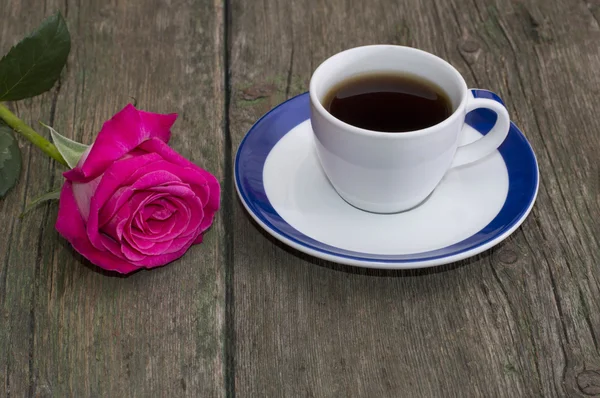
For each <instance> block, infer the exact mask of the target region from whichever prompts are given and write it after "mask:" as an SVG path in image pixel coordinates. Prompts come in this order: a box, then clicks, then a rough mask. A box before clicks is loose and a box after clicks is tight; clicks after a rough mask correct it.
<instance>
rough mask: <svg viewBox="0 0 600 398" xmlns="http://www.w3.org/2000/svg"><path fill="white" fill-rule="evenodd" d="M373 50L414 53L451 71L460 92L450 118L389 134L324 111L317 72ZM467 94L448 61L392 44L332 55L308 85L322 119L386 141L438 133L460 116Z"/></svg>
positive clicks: (463, 82) (371, 46)
mask: <svg viewBox="0 0 600 398" xmlns="http://www.w3.org/2000/svg"><path fill="white" fill-rule="evenodd" d="M373 48H375V49H381V50H384V49H390V48H391V49H401V50H402V51H409V52H414V53H415V54H417V55H419V56H422V57H425V58H429V59H430V60H431V61H432V62H436V63H440V64H441V65H443V66H444V67H445V68H447V69H449V70H450V71H451V73H452V74H453V75H454V76H455V77H456V79H457V80H458V81H459V85H460V90H461V98H460V102H459V104H458V106H457V107H456V108H455V109H454V110H453V111H452V114H451V115H450V116H448V117H447V118H446V119H444V120H442V121H441V122H439V123H437V124H434V125H432V126H429V127H426V128H423V129H419V130H412V131H403V132H402V133H401V134H390V133H389V132H384V131H376V130H367V129H363V128H361V127H356V126H353V125H351V124H348V123H346V122H343V121H341V120H340V119H338V118H336V117H335V116H333V115H332V114H331V113H329V111H328V110H327V109H325V106H323V104H322V103H321V101H320V100H319V98H318V97H317V92H316V91H317V90H316V85H317V80H318V78H319V72H322V70H323V69H324V68H325V67H326V66H327V64H329V63H331V62H335V61H336V60H337V59H339V58H342V57H344V56H347V55H348V53H351V52H359V51H362V50H365V49H373ZM397 71H398V72H400V73H401V72H402V71H401V70H400V69H398V70H397ZM366 73H369V72H366ZM329 88H331V87H329ZM442 90H443V89H442ZM468 92H469V90H468V87H467V83H466V82H465V79H464V78H463V77H462V75H461V74H460V73H459V72H458V70H456V68H455V67H454V66H452V65H451V64H450V63H449V62H448V61H446V60H444V59H443V58H440V57H438V56H437V55H434V54H431V53H429V52H427V51H423V50H420V49H418V48H414V47H407V46H398V45H392V44H374V45H367V46H360V47H353V48H350V49H347V50H344V51H341V52H339V53H337V54H334V55H332V56H331V57H329V58H327V59H326V60H325V61H323V62H322V63H321V64H320V65H319V66H318V67H317V68H316V69H315V71H314V72H313V74H312V76H311V78H310V84H309V95H310V101H311V103H312V104H313V106H314V108H315V109H316V110H317V112H319V113H320V114H321V115H322V116H323V117H325V118H326V119H327V120H328V121H329V122H330V123H333V124H334V125H336V126H337V127H340V128H343V129H345V130H349V131H350V132H353V133H356V134H359V135H364V136H370V137H378V138H384V137H385V138H386V139H409V138H415V137H417V136H424V135H428V134H431V133H434V132H436V131H438V130H439V129H440V128H443V127H445V126H447V125H449V124H451V123H453V122H454V119H456V118H457V117H459V116H460V114H461V113H462V111H463V110H464V108H465V106H466V102H467V94H468Z"/></svg>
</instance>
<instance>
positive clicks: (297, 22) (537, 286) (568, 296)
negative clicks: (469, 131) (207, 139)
mask: <svg viewBox="0 0 600 398" xmlns="http://www.w3.org/2000/svg"><path fill="white" fill-rule="evenodd" d="M598 5H599V4H598V2H597V1H595V0H594V1H587V2H586V1H581V0H567V1H562V2H548V1H543V0H524V1H513V0H494V1H484V0H473V1H459V0H450V1H442V0H435V1H421V0H407V1H402V2H400V1H385V0H375V1H370V2H364V1H358V0H331V1H328V2H320V1H315V0H300V1H294V2H288V1H284V0H263V1H252V2H249V1H243V0H231V6H230V19H231V26H230V27H229V29H230V32H231V34H230V39H229V49H230V59H231V63H230V76H231V81H230V91H231V96H230V107H229V108H230V109H229V113H228V116H229V127H230V132H231V135H232V143H233V150H235V149H236V148H237V145H238V144H239V142H240V140H241V139H242V137H243V135H244V134H245V133H246V131H247V130H248V128H249V127H250V126H251V124H252V123H253V122H254V121H255V120H256V119H257V118H258V117H259V116H261V115H262V114H263V113H265V112H266V111H267V110H269V109H270V108H272V107H273V106H275V105H276V104H278V103H280V102H281V101H282V100H284V99H285V98H288V97H290V96H292V95H295V94H298V93H301V92H303V91H306V90H307V88H308V81H309V78H310V75H311V73H312V71H313V70H314V69H315V68H316V66H317V65H318V64H319V63H320V62H322V61H323V60H324V59H326V58H327V57H328V56H330V55H332V54H334V53H336V52H338V51H340V50H343V49H346V48H349V47H354V46H358V45H363V44H372V43H392V44H404V45H411V46H415V47H418V48H422V49H424V50H427V51H430V52H433V53H435V54H437V55H440V56H442V57H443V58H445V59H447V60H448V61H450V62H451V63H452V64H454V65H455V66H456V67H457V68H458V69H459V71H460V72H461V73H463V75H464V76H465V77H466V79H467V82H468V83H469V85H471V86H473V87H481V88H488V89H491V90H493V91H495V92H497V93H499V94H500V96H501V97H502V98H503V99H504V100H505V101H506V103H507V104H508V109H509V113H510V114H511V116H512V118H513V120H514V121H515V123H516V124H517V125H518V126H520V127H521V128H522V130H523V131H524V132H525V134H526V135H527V137H528V138H529V140H530V141H531V143H532V145H533V147H534V150H535V152H536V154H537V156H538V161H539V164H540V172H541V187H540V192H539V196H538V201H537V204H536V205H535V207H534V210H533V212H532V214H531V215H530V217H529V218H528V220H527V221H526V222H525V223H524V225H523V226H522V227H521V228H520V229H519V230H518V231H517V232H515V233H514V235H513V236H512V237H511V238H509V239H508V240H507V241H505V242H504V243H502V244H500V245H498V246H497V247H496V248H494V249H493V250H490V251H488V252H486V253H484V254H482V255H480V256H477V257H476V258H474V259H471V260H467V261H463V262H461V263H458V264H454V265H451V266H446V267H441V268H439V269H432V270H425V271H418V272H380V271H365V270H360V269H354V268H349V267H342V266H338V265H335V264H331V263H327V262H324V261H320V260H315V259H312V258H310V257H308V256H304V255H302V254H299V253H297V252H295V251H293V250H290V249H287V248H285V247H284V246H283V245H281V244H279V243H278V242H276V241H274V240H273V239H271V238H269V237H267V236H266V234H264V233H261V232H260V228H259V227H258V226H257V225H255V224H254V223H252V222H251V221H250V219H249V217H248V216H247V214H246V213H245V212H244V210H243V208H242V206H241V205H240V204H239V202H236V206H235V229H234V236H233V239H234V248H235V250H234V272H233V276H232V279H233V298H234V322H233V325H234V327H235V333H234V338H235V343H236V345H235V358H234V365H235V367H234V371H235V392H236V393H237V395H239V396H243V397H253V396H286V397H298V396H306V397H331V396H362V397H398V396H407V397H413V396H415V397H416V396H426V397H433V396H456V397H467V396H481V397H491V396H494V397H496V396H503V397H516V396H527V397H529V396H546V397H564V396H569V397H577V396H578V397H587V396H600V376H599V374H600V351H599V341H600V244H599V239H598V236H600V221H599V220H600V196H599V195H600V194H599V192H598V185H599V180H600V171H599V169H598V167H599V163H600V162H599V161H598V153H600V135H599V134H598V131H599V130H600V119H598V117H597V106H598V94H599V93H600V75H598V73H597V71H598V70H599V69H600V51H599V50H600V48H599V46H598V43H599V40H600V28H599V25H598V9H599V7H598ZM357 233H360V231H357Z"/></svg>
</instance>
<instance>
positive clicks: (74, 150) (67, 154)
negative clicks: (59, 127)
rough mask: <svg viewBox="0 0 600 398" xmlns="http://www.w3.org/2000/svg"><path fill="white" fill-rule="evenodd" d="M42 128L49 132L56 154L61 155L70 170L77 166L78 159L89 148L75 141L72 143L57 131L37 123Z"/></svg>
mask: <svg viewBox="0 0 600 398" xmlns="http://www.w3.org/2000/svg"><path fill="white" fill-rule="evenodd" d="M39 123H40V124H41V125H42V126H44V127H46V128H47V129H48V130H50V134H51V135H52V141H53V142H54V145H55V146H56V149H58V152H60V154H61V155H62V157H63V158H64V159H65V160H66V161H67V164H68V165H69V167H70V168H73V167H75V166H77V163H78V162H79V159H81V155H83V153H84V152H85V151H86V150H87V149H88V148H89V147H90V146H89V145H85V144H81V143H79V142H77V141H73V140H72V139H70V138H67V137H65V136H63V135H60V134H59V133H58V131H56V130H54V129H53V128H52V127H50V126H48V125H46V124H44V123H42V122H39Z"/></svg>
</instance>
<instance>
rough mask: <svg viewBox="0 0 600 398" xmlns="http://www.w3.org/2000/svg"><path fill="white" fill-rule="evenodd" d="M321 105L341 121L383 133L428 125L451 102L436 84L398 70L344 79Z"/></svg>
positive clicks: (449, 111) (445, 113)
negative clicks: (396, 71)
mask: <svg viewBox="0 0 600 398" xmlns="http://www.w3.org/2000/svg"><path fill="white" fill-rule="evenodd" d="M323 106H324V107H325V109H327V110H328V111H329V113H331V114H332V115H333V116H334V117H336V118H337V119H339V120H341V121H343V122H345V123H348V124H351V125H353V126H356V127H360V128H363V129H367V130H373V131H379V132H386V133H404V132H409V131H414V130H420V129H424V128H427V127H431V126H433V125H436V124H438V123H440V122H442V121H443V120H445V119H446V118H448V117H449V116H450V115H451V114H452V103H451V102H450V99H449V98H448V95H447V94H446V93H445V92H444V91H443V90H442V89H441V88H440V87H438V86H437V85H436V84H434V83H432V82H429V81H427V80H425V79H423V78H420V77H417V76H413V75H407V74H398V73H372V74H364V75H359V76H355V77H352V78H349V79H346V80H344V81H342V82H340V83H339V84H337V85H336V86H334V87H333V88H332V89H330V90H329V92H327V94H326V95H325V99H324V101H323Z"/></svg>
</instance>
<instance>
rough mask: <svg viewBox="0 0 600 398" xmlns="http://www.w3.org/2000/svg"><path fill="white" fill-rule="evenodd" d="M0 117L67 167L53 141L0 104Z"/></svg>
mask: <svg viewBox="0 0 600 398" xmlns="http://www.w3.org/2000/svg"><path fill="white" fill-rule="evenodd" d="M0 119H2V120H4V121H5V122H6V124H8V125H9V126H10V127H11V128H12V129H13V130H14V131H15V132H17V133H19V134H21V135H22V136H23V137H25V138H27V139H28V140H29V141H30V142H31V143H32V144H33V145H35V146H37V147H38V148H40V149H41V150H42V151H44V153H45V154H46V155H48V156H50V157H51V158H52V159H54V160H56V161H57V162H58V163H60V164H62V165H64V166H67V167H69V165H68V164H67V162H66V161H65V159H64V158H63V157H62V155H61V154H60V152H58V149H56V147H55V146H54V144H53V143H51V142H50V141H48V140H47V139H45V138H44V137H42V136H41V135H39V134H38V133H36V132H35V130H34V129H32V128H31V127H29V126H28V125H27V124H26V123H25V122H24V121H22V120H21V119H19V118H18V117H17V115H15V114H14V113H12V112H11V111H10V110H9V109H8V108H7V107H5V106H4V105H2V104H0Z"/></svg>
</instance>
